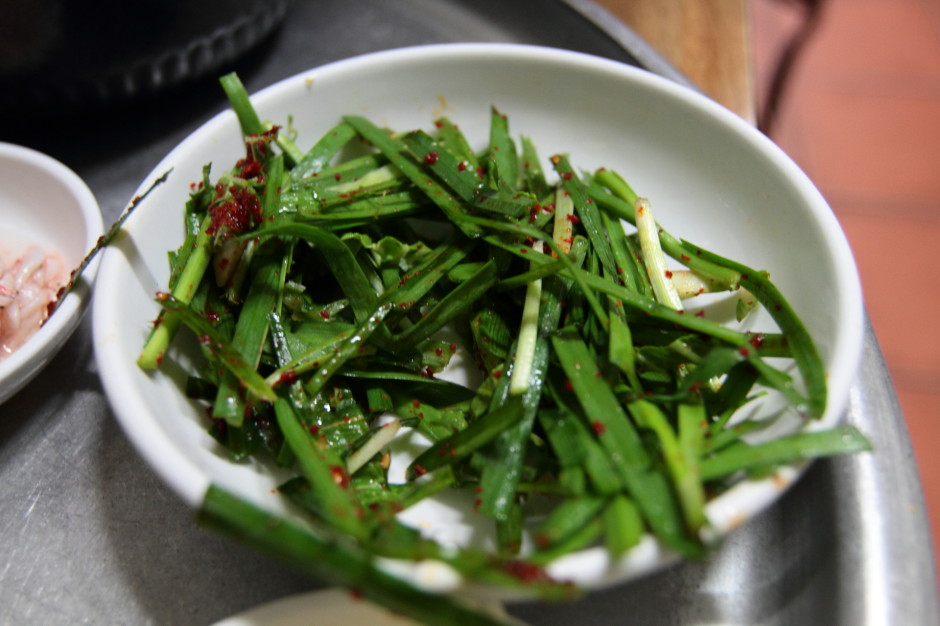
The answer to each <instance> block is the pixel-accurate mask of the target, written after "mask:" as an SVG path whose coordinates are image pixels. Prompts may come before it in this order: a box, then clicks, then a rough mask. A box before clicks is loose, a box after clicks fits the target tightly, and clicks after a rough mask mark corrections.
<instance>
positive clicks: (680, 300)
mask: <svg viewBox="0 0 940 626" xmlns="http://www.w3.org/2000/svg"><path fill="white" fill-rule="evenodd" d="M222 85H223V87H224V89H225V92H226V94H227V96H228V98H229V100H230V102H231V104H232V107H233V109H234V111H235V113H236V114H237V116H238V120H239V122H240V125H241V130H242V132H243V134H244V139H245V144H246V153H245V154H243V155H233V161H234V162H235V163H234V165H233V166H232V169H230V170H228V171H221V172H218V173H216V172H211V171H210V167H209V166H206V167H205V168H204V170H203V172H202V175H201V180H200V181H198V182H197V183H196V184H194V185H193V192H192V194H191V197H190V200H189V201H188V203H187V205H186V207H185V216H184V220H185V224H186V230H187V233H188V234H187V235H186V239H185V241H184V242H182V245H181V246H180V248H179V249H178V250H177V251H175V252H173V253H171V254H170V263H171V278H170V282H169V285H168V287H167V290H166V291H165V292H161V293H159V294H158V295H157V300H158V301H159V302H160V304H161V313H160V317H159V319H158V320H157V322H156V324H155V326H154V330H153V332H152V335H151V336H150V338H149V340H148V341H147V343H146V345H145V346H144V347H143V350H142V352H141V355H140V357H139V362H138V364H139V366H140V367H142V368H144V369H148V370H149V369H155V368H158V367H159V365H160V363H161V361H162V360H163V359H164V358H172V352H168V349H169V345H170V341H171V340H172V339H173V336H174V334H175V333H176V332H177V331H183V330H186V332H189V333H191V334H192V336H193V337H195V338H196V340H197V341H198V346H199V348H200V350H201V351H202V353H203V354H204V356H205V365H204V367H202V368H201V369H200V370H199V371H198V372H197V373H195V374H194V375H192V376H191V377H190V380H189V382H188V384H187V389H186V392H187V394H189V396H190V397H193V398H197V399H200V400H203V401H204V402H205V403H206V405H207V407H208V410H207V414H208V415H209V416H210V417H209V418H208V422H207V428H208V429H209V431H210V432H211V434H212V435H213V436H214V437H215V438H216V439H217V440H218V441H219V442H221V443H222V444H224V445H225V446H226V447H227V450H228V451H229V453H230V455H231V457H232V458H233V460H236V461H237V460H244V459H246V458H249V457H253V458H264V459H266V461H265V462H269V463H276V464H278V465H279V466H282V467H284V468H289V469H293V470H295V472H296V476H295V477H294V478H292V479H291V480H289V481H287V482H285V483H284V484H282V485H281V486H280V487H279V491H280V493H281V494H283V496H284V497H285V498H287V499H289V500H290V502H291V505H292V506H293V507H295V508H296V509H297V510H298V511H302V512H303V515H304V520H303V521H302V522H301V521H299V520H297V519H295V518H294V519H286V518H284V519H275V518H273V516H272V514H271V513H269V512H265V511H261V510H259V509H257V508H255V507H254V506H253V505H251V504H249V503H247V502H244V501H242V500H240V499H239V498H237V497H235V496H233V495H232V494H230V493H226V492H225V491H224V490H222V489H220V488H217V487H213V488H211V489H210V490H209V493H208V495H207V497H206V500H205V503H204V506H203V508H202V510H201V512H200V519H201V520H202V521H203V522H204V523H206V524H207V525H210V526H211V527H213V528H216V529H219V530H222V531H225V532H228V533H231V534H233V535H235V536H237V537H239V538H241V539H242V540H245V541H248V542H249V543H252V544H255V545H258V546H260V547H263V548H265V549H267V550H270V551H273V552H274V553H275V554H278V555H280V556H281V557H283V558H285V559H287V560H288V561H290V562H292V563H294V564H295V565H296V566H298V567H300V568H301V569H303V570H304V571H308V572H309V573H310V574H312V575H313V576H316V577H317V578H318V579H320V580H322V581H325V582H328V583H330V584H337V585H343V586H346V587H348V588H351V589H356V590H357V592H358V593H360V594H362V595H363V596H364V597H366V598H370V599H372V600H374V601H376V602H379V603H382V604H384V605H386V606H388V607H390V608H392V609H393V610H395V611H397V612H400V613H404V614H406V615H410V616H412V617H414V618H415V619H418V620H423V621H429V622H430V621H434V622H436V623H444V621H441V620H442V619H444V620H445V621H446V622H453V623H487V622H488V621H491V622H492V623H497V621H494V620H497V618H496V617H492V616H490V615H487V614H483V613H479V612H475V611H473V610H472V609H470V608H468V607H466V606H465V605H462V604H460V603H457V602H455V601H452V600H450V599H448V598H447V597H445V596H437V595H434V594H430V593H427V592H424V591H421V590H419V589H418V588H416V587H414V586H412V585H410V584H409V583H407V582H406V581H403V580H400V579H397V578H394V577H391V576H389V575H387V574H385V573H383V570H382V569H381V568H379V567H377V566H376V559H377V558H378V557H389V558H395V559H411V560H415V561H418V560H431V559H433V560H438V561H441V562H444V563H446V564H447V565H449V566H450V567H451V568H453V569H454V570H456V572H458V573H459V574H460V575H461V576H463V577H464V578H465V579H466V580H468V581H472V582H474V583H482V584H496V585H505V586H507V587H516V588H525V590H526V591H527V592H530V593H535V594H537V595H538V596H540V597H542V598H567V597H571V596H572V595H575V594H577V593H578V590H577V589H574V588H573V586H572V585H571V584H568V583H567V582H566V581H564V580H553V579H552V578H551V577H550V576H549V575H548V574H547V572H546V568H545V566H546V565H548V564H550V563H551V562H552V561H553V560H554V559H557V558H558V557H560V556H562V555H564V554H566V553H569V552H571V551H573V550H578V549H582V548H585V547H588V546H591V545H595V544H596V545H605V546H606V548H607V549H608V550H610V551H611V553H612V554H613V555H614V556H618V555H621V554H624V553H626V552H627V551H629V550H630V549H631V547H633V546H634V545H636V544H637V542H639V541H640V539H641V537H643V536H644V535H647V534H652V535H653V536H655V537H656V538H657V539H658V540H659V541H660V542H662V544H664V545H665V546H668V548H670V549H672V550H674V551H675V552H677V553H679V554H680V555H682V556H684V557H687V558H699V557H702V556H703V554H705V552H706V548H707V542H706V541H705V540H704V539H703V537H705V536H707V529H708V525H709V522H708V517H707V515H706V512H705V506H706V503H707V502H708V501H709V499H710V498H712V497H714V496H715V495H717V494H720V493H721V492H722V491H724V490H726V489H727V488H729V487H730V486H732V485H734V484H735V483H737V482H740V481H741V480H743V479H747V478H752V477H760V476H767V475H770V474H771V473H773V472H774V470H775V468H777V467H779V466H780V465H782V464H790V463H794V462H798V461H800V460H803V459H807V458H811V457H818V456H826V455H834V454H844V453H850V452H855V451H859V450H866V449H869V448H870V445H869V443H868V442H867V441H866V439H865V438H864V437H863V436H862V435H861V434H860V433H858V432H857V431H856V430H854V429H853V428H851V427H848V426H841V427H837V428H835V429H833V430H828V431H822V432H811V433H807V432H797V433H795V434H789V435H784V436H781V437H776V438H773V439H772V440H770V441H761V442H759V443H754V442H751V441H748V439H749V438H748V437H747V435H748V434H749V433H753V432H754V431H755V430H758V429H763V428H765V427H766V426H767V422H768V421H769V420H767V419H761V420H751V419H741V418H740V415H741V413H740V412H739V413H738V417H736V418H732V416H735V414H736V412H737V410H738V409H739V408H740V407H742V406H743V405H746V404H748V403H752V402H754V401H755V398H757V397H758V396H761V395H763V394H767V393H775V394H779V395H780V396H781V397H783V398H784V399H786V401H787V402H788V403H789V405H790V406H791V407H792V410H791V411H790V413H792V414H795V415H798V416H800V418H801V419H802V420H804V421H808V420H812V419H813V418H816V417H818V416H820V415H821V414H822V412H823V410H824V408H825V406H826V373H825V371H824V368H823V364H822V361H821V359H820V356H819V354H818V352H817V348H816V346H815V345H814V343H813V340H812V338H811V337H810V335H809V333H808V332H807V331H806V329H805V327H804V325H803V323H802V322H801V321H800V319H799V318H798V317H797V315H796V313H795V312H794V310H793V309H792V307H791V306H790V305H789V304H788V303H787V301H786V300H785V298H784V296H783V295H782V294H781V293H780V292H779V291H778V290H777V289H776V288H775V287H774V285H773V284H772V283H771V282H770V280H769V278H768V276H767V274H766V273H765V272H761V271H757V270H755V269H751V268H748V267H746V266H744V265H742V264H740V263H738V262H735V261H731V260H728V259H725V258H722V257H721V256H718V255H717V254H714V253H712V252H709V251H707V250H703V249H701V248H699V247H697V246H695V245H692V244H690V243H688V242H687V241H685V240H682V239H678V238H676V237H674V236H673V235H671V234H670V233H668V232H666V231H664V230H663V229H662V228H661V227H660V226H659V225H658V224H657V222H656V221H655V217H654V216H653V204H651V202H650V201H649V200H647V199H645V198H643V197H638V195H637V194H636V193H635V192H634V191H633V189H632V188H631V187H630V186H629V184H628V183H627V182H625V180H624V179H623V178H622V177H621V176H620V175H618V174H617V173H616V172H613V171H611V170H607V169H600V170H598V171H596V172H594V173H585V172H579V171H577V170H576V169H575V166H574V165H573V164H572V163H570V162H569V160H568V158H567V157H566V156H565V155H561V154H559V155H554V156H551V157H550V158H549V159H547V160H546V161H545V165H546V169H545V170H543V168H542V162H541V160H540V156H539V155H538V154H537V152H536V146H535V145H534V144H533V143H532V141H530V140H529V139H528V138H526V137H522V138H520V139H519V140H518V142H517V141H516V140H515V139H514V138H513V137H512V136H511V135H510V132H509V125H508V120H507V119H506V117H505V116H503V115H502V114H500V113H499V112H498V111H497V110H496V109H495V108H493V109H492V111H491V117H490V119H491V124H490V130H489V137H488V138H479V139H481V140H482V139H485V140H486V145H485V147H484V148H483V149H482V150H479V151H474V150H473V149H471V147H470V145H471V144H470V142H469V141H468V138H466V137H464V136H463V135H462V133H461V131H460V130H459V129H458V127H457V125H455V124H454V123H453V122H452V121H451V120H449V119H446V118H441V119H438V120H437V121H436V122H435V124H434V126H433V128H430V129H428V130H407V132H399V131H395V132H392V131H390V130H387V129H384V128H380V127H378V126H376V125H375V124H373V123H372V122H370V121H369V120H368V119H365V118H363V117H359V116H355V115H349V116H346V117H343V118H342V119H340V120H337V123H336V125H335V127H333V128H332V129H331V130H329V132H327V133H326V134H325V135H323V136H322V137H320V138H313V139H315V143H313V144H312V147H309V148H306V149H303V148H300V147H299V144H298V139H297V138H295V137H293V136H292V135H291V133H288V132H285V131H284V129H281V128H279V127H277V126H274V125H271V124H270V123H266V122H262V121H261V120H260V119H259V117H258V115H257V113H256V112H255V111H254V109H253V108H252V105H251V103H250V102H249V99H248V96H247V94H246V92H245V90H244V87H243V86H242V84H241V82H240V81H239V79H238V77H237V76H235V75H228V76H225V77H223V78H222ZM546 170H549V171H550V170H553V172H551V173H550V175H547V174H546ZM213 176H215V178H213ZM552 181H555V182H552ZM667 259H668V262H667ZM680 265H681V269H678V268H679V266H680ZM670 268H672V269H670ZM703 292H708V293H714V292H728V293H729V295H728V297H734V298H738V299H739V307H738V312H739V314H740V315H741V316H743V315H747V314H748V313H749V312H750V310H751V309H753V308H754V307H762V308H763V309H764V310H765V311H766V312H767V313H768V314H769V315H770V316H771V317H772V318H773V319H774V321H775V322H776V325H777V327H778V328H779V332H773V333H759V334H758V333H748V332H741V331H738V330H734V329H731V328H729V327H727V326H726V325H723V324H720V323H717V322H715V321H712V320H710V319H708V316H707V315H703V314H701V313H698V314H692V313H691V312H690V313H686V311H685V310H684V307H685V305H684V302H686V301H687V300H688V299H689V298H694V297H695V296H696V295H698V294H701V293H703ZM187 329H188V330H187ZM455 358H456V359H458V360H460V361H462V363H463V364H466V363H470V364H472V365H471V367H470V368H469V370H471V371H470V372H469V374H468V375H465V376H464V377H463V378H462V379H461V378H455V377H453V376H451V375H449V372H451V371H452V370H454V369H468V368H466V367H464V366H463V365H461V366H456V365H455V364H454V360H455ZM781 362H782V363H785V364H786V365H785V367H783V368H781V367H780V363H781ZM793 372H796V374H795V375H794V373H793ZM455 381H456V382H455ZM468 381H472V384H471V383H470V382H468ZM403 430H404V431H410V432H411V433H412V434H414V433H415V432H416V433H418V434H419V435H420V437H421V439H422V440H424V441H426V442H427V446H426V448H425V449H424V450H421V451H419V452H418V453H417V454H416V455H415V456H413V458H412V460H411V462H410V465H409V466H408V467H407V470H406V471H404V472H402V476H401V477H399V479H396V480H389V471H388V470H389V459H390V455H389V446H390V444H391V443H392V442H393V440H394V439H395V438H396V436H398V435H399V433H400V432H402V431H403ZM454 490H458V491H463V492H466V494H467V498H469V499H470V501H472V502H473V503H474V505H473V506H474V508H475V511H476V513H475V515H478V516H480V517H481V519H484V520H486V521H485V523H486V524H489V525H490V526H491V527H492V537H493V542H492V547H491V549H482V548H470V547H468V548H453V547H446V548H445V547H443V546H440V545H438V544H437V543H435V542H434V541H432V540H430V539H427V538H425V537H423V536H422V535H421V533H420V532H419V531H418V530H416V529H414V528H411V527H409V526H407V525H405V524H403V523H402V522H401V521H400V520H399V518H398V514H399V513H400V512H402V511H404V510H406V509H407V508H409V507H411V506H413V505H414V504H415V503H417V502H420V501H421V500H422V499H424V498H428V497H433V496H435V494H440V493H441V492H443V491H454ZM275 522H276V523H275ZM445 618H446V619H445Z"/></svg>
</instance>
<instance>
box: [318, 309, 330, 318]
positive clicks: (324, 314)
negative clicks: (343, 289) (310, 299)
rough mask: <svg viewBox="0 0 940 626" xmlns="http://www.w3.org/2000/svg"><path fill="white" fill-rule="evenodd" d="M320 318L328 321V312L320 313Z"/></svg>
mask: <svg viewBox="0 0 940 626" xmlns="http://www.w3.org/2000/svg"><path fill="white" fill-rule="evenodd" d="M320 317H322V318H323V319H325V320H328V319H330V314H329V312H328V311H320Z"/></svg>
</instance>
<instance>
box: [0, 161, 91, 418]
mask: <svg viewBox="0 0 940 626" xmlns="http://www.w3.org/2000/svg"><path fill="white" fill-rule="evenodd" d="M0 217H2V219H3V223H4V228H3V236H2V240H0V245H2V246H3V249H4V254H5V255H7V254H10V255H18V254H20V253H22V252H23V251H24V250H25V249H26V248H27V247H28V246H29V245H30V244H35V245H37V246H39V247H41V248H42V249H44V250H46V251H49V252H53V251H54V252H57V253H58V254H60V255H61V256H62V258H63V260H64V261H65V263H66V265H67V267H69V268H72V267H76V266H78V264H79V263H80V262H81V261H82V259H83V258H84V256H85V254H86V253H87V252H88V251H89V250H90V249H91V248H92V247H93V246H94V244H95V241H96V240H97V239H98V237H99V236H100V235H101V233H102V230H103V227H102V220H101V213H100V210H99V207H98V203H97V201H96V200H95V197H94V195H93V194H92V192H91V190H90V189H89V188H88V186H87V185H86V184H85V183H84V181H82V180H81V179H80V178H79V177H78V175H77V174H75V173H74V172H73V171H72V170H70V169H69V168H68V167H66V166H65V165H63V164H62V163H60V162H58V161H56V160H55V159H53V158H51V157H49V156H47V155H44V154H42V153H39V152H36V151H35V150H32V149H29V148H25V147H22V146H16V145H11V144H0ZM97 265H98V263H97V261H95V262H94V263H92V264H91V265H90V266H89V267H88V268H87V269H86V271H85V272H84V273H83V277H82V280H81V281H80V283H79V284H78V285H77V288H76V289H75V290H73V291H72V292H71V293H69V294H68V295H67V296H66V298H65V299H64V300H63V301H62V303H61V304H60V305H59V308H58V310H57V311H56V312H55V314H54V315H53V316H52V317H50V318H49V319H48V320H47V321H46V323H45V324H44V325H43V326H42V328H40V329H39V331H37V332H36V334H34V335H33V336H32V337H31V338H30V339H29V340H28V341H27V342H26V343H25V344H24V345H23V346H21V347H20V348H19V349H17V350H16V351H15V352H13V354H12V355H10V356H9V357H7V358H6V359H5V360H3V361H2V362H0V402H2V401H4V400H6V399H7V398H8V397H9V396H11V395H12V394H13V393H15V392H16V391H18V390H19V389H20V388H21V387H22V386H23V385H25V384H26V383H27V382H28V381H29V380H30V379H31V378H32V377H33V376H35V375H36V374H37V373H38V371H39V370H40V369H41V368H42V366H43V365H45V363H47V362H48V361H49V359H51V358H52V356H53V355H54V354H55V352H56V350H57V349H58V348H59V347H60V346H61V345H62V343H63V342H64V341H65V340H66V339H67V338H68V337H69V335H71V333H72V331H74V329H75V327H76V326H77V325H78V322H79V320H80V317H81V313H82V311H83V310H84V304H85V303H87V300H88V296H89V289H88V287H89V285H90V284H91V283H92V281H93V280H94V276H95V273H96V271H97Z"/></svg>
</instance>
